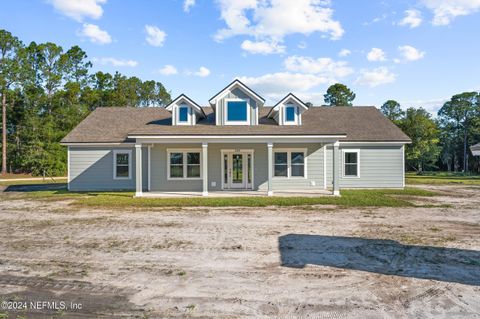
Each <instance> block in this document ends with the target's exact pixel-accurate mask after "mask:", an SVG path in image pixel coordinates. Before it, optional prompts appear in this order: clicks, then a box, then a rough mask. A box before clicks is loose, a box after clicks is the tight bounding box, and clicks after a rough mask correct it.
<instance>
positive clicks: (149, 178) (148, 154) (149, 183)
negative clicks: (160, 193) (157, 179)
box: [147, 145, 152, 191]
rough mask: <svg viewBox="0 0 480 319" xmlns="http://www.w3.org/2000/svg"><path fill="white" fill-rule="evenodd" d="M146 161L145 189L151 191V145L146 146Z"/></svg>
mask: <svg viewBox="0 0 480 319" xmlns="http://www.w3.org/2000/svg"><path fill="white" fill-rule="evenodd" d="M147 162H148V165H147V166H148V175H147V180H148V186H147V189H148V191H151V190H152V145H148V146H147Z"/></svg>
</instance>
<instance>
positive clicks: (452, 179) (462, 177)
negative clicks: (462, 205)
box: [406, 172, 480, 185]
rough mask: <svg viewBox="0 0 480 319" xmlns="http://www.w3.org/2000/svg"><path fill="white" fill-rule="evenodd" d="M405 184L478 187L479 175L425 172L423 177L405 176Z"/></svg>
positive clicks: (411, 174) (410, 174)
mask: <svg viewBox="0 0 480 319" xmlns="http://www.w3.org/2000/svg"><path fill="white" fill-rule="evenodd" d="M406 183H407V184H410V185H415V184H461V185H462V184H463V185H480V175H467V174H463V173H448V172H427V173H424V174H423V175H416V174H415V173H407V174H406Z"/></svg>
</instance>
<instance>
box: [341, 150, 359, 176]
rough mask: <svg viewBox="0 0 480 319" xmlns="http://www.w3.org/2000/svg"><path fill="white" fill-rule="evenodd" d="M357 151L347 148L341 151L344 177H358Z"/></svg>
mask: <svg viewBox="0 0 480 319" xmlns="http://www.w3.org/2000/svg"><path fill="white" fill-rule="evenodd" d="M359 153H360V152H359V151H358V150H348V151H345V150H344V151H343V165H344V167H343V176H345V177H359V176H360V170H359Z"/></svg>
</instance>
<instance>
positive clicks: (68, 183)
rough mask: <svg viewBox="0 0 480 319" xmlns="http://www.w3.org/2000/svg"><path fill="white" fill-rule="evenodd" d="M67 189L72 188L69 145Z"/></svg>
mask: <svg viewBox="0 0 480 319" xmlns="http://www.w3.org/2000/svg"><path fill="white" fill-rule="evenodd" d="M67 190H70V146H67Z"/></svg>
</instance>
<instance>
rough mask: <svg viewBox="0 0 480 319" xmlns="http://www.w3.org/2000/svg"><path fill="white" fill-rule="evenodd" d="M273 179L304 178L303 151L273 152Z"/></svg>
mask: <svg viewBox="0 0 480 319" xmlns="http://www.w3.org/2000/svg"><path fill="white" fill-rule="evenodd" d="M273 176H274V177H286V178H298V177H305V152H304V151H295V150H291V151H288V150H287V151H274V171H273Z"/></svg>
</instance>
